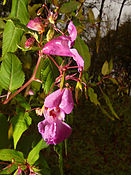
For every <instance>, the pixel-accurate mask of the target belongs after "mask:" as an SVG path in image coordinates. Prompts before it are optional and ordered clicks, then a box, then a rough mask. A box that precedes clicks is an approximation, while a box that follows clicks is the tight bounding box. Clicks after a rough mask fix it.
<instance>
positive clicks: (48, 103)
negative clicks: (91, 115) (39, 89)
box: [44, 88, 74, 114]
mask: <svg viewBox="0 0 131 175" xmlns="http://www.w3.org/2000/svg"><path fill="white" fill-rule="evenodd" d="M44 106H45V107H47V108H52V107H58V106H59V108H60V109H62V110H63V111H64V112H65V113H66V114H69V113H71V111H72V110H73V107H74V101H73V97H72V92H71V89H68V88H64V89H63V90H61V89H58V90H56V91H55V92H53V93H51V94H50V95H49V96H47V97H46V98H45V102H44Z"/></svg>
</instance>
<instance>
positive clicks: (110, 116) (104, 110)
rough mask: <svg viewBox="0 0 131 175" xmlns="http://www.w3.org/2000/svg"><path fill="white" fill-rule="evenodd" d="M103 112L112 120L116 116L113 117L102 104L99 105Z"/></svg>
mask: <svg viewBox="0 0 131 175" xmlns="http://www.w3.org/2000/svg"><path fill="white" fill-rule="evenodd" d="M99 107H100V109H101V111H102V112H103V114H105V115H106V116H107V117H108V118H110V119H111V120H115V119H114V117H112V116H111V115H110V114H109V113H108V112H107V111H106V110H105V109H104V108H103V107H102V106H101V105H100V106H99Z"/></svg>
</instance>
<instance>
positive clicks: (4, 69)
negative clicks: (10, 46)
mask: <svg viewBox="0 0 131 175" xmlns="http://www.w3.org/2000/svg"><path fill="white" fill-rule="evenodd" d="M21 69H22V66H21V62H20V60H19V59H18V57H17V56H16V55H15V54H13V53H8V54H6V57H5V59H4V60H3V62H2V64H1V69H0V86H1V87H2V88H4V89H5V90H9V91H13V90H15V89H17V88H19V87H20V86H21V85H22V84H23V83H24V77H25V76H24V72H23V71H22V70H21Z"/></svg>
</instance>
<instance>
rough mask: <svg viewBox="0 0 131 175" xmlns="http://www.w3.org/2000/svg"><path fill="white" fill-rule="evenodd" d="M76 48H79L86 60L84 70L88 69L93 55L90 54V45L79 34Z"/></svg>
mask: <svg viewBox="0 0 131 175" xmlns="http://www.w3.org/2000/svg"><path fill="white" fill-rule="evenodd" d="M75 48H76V49H77V51H78V52H79V54H80V55H81V56H82V58H83V60H84V70H85V71H86V70H87V69H88V68H89V67H90V64H91V56H90V52H89V49H88V46H87V45H86V44H85V42H84V41H83V40H82V39H81V38H80V37H79V36H77V38H76V41H75Z"/></svg>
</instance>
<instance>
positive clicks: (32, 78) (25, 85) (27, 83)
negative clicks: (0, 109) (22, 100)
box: [3, 53, 42, 104]
mask: <svg viewBox="0 0 131 175" xmlns="http://www.w3.org/2000/svg"><path fill="white" fill-rule="evenodd" d="M41 58H42V55H41V53H39V58H38V61H37V63H36V67H35V70H34V73H33V75H32V77H31V78H30V80H29V81H27V82H26V83H25V84H24V85H23V86H22V87H21V88H20V89H18V91H16V92H15V93H14V94H13V95H11V96H10V97H9V98H8V99H6V100H5V101H4V102H3V104H7V103H8V102H9V101H10V100H11V99H12V98H13V97H15V96H16V95H17V94H19V93H20V92H21V91H22V90H23V89H25V88H26V87H27V86H28V85H29V84H30V83H32V81H33V80H34V79H35V76H36V72H37V69H38V67H39V64H40V61H41Z"/></svg>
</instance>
